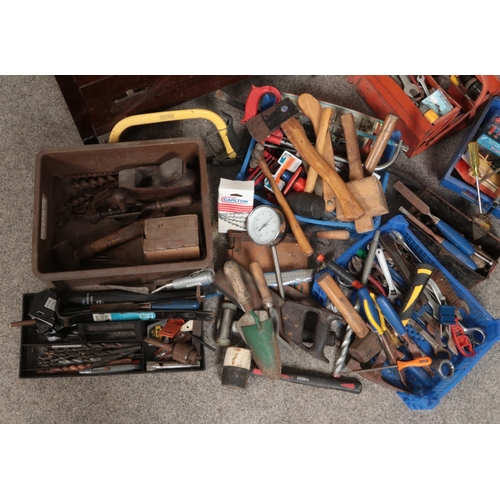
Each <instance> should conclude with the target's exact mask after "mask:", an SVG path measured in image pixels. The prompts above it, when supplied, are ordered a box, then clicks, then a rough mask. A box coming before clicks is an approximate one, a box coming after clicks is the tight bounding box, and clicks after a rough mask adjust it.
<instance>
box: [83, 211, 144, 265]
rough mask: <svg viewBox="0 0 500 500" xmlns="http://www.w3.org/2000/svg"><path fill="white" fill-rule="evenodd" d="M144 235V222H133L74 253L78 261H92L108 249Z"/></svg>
mask: <svg viewBox="0 0 500 500" xmlns="http://www.w3.org/2000/svg"><path fill="white" fill-rule="evenodd" d="M143 233H144V220H139V221H136V222H132V224H129V225H128V226H125V227H122V228H121V229H118V231H115V232H114V233H111V234H109V235H107V236H104V237H103V238H100V239H98V240H96V241H91V242H90V243H86V244H84V245H82V246H81V247H80V248H77V249H76V250H75V252H74V255H75V258H76V259H77V260H86V259H90V258H91V257H93V256H94V255H97V254H98V253H101V252H103V251H104V250H107V249H108V248H112V247H114V246H116V245H119V244H120V243H125V242H126V241H130V240H133V239H134V238H137V237H138V236H142V235H143Z"/></svg>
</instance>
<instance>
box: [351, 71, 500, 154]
mask: <svg viewBox="0 0 500 500" xmlns="http://www.w3.org/2000/svg"><path fill="white" fill-rule="evenodd" d="M476 78H477V80H478V81H479V82H480V83H481V85H482V88H481V92H480V94H479V95H478V97H477V98H476V99H475V100H474V101H472V100H470V99H468V98H466V97H465V96H464V94H463V93H462V92H461V91H460V90H458V88H457V87H455V86H454V85H453V84H452V85H450V87H449V88H448V89H447V91H445V90H444V89H443V88H442V87H441V86H440V85H439V84H438V83H437V81H436V80H435V79H434V77H432V76H430V75H426V76H425V79H426V82H427V86H428V87H429V88H434V89H439V90H441V91H442V92H443V93H444V94H445V96H446V97H447V98H448V100H449V102H450V104H451V105H452V109H451V111H449V112H448V113H446V114H444V115H443V116H441V117H439V118H438V119H437V120H436V121H435V122H433V123H430V122H429V121H428V120H427V119H426V118H425V117H424V116H423V114H422V112H421V110H420V109H419V108H418V107H417V106H416V105H415V104H414V103H413V101H412V100H411V99H410V98H409V97H408V96H407V95H406V94H405V92H404V91H403V89H402V88H401V87H400V86H399V85H398V84H397V83H396V81H395V80H394V79H393V78H392V77H391V76H389V75H349V76H348V77H347V79H348V80H349V82H350V83H352V84H353V85H354V86H355V87H356V90H357V91H358V93H359V94H360V95H361V97H362V98H363V99H364V100H365V101H366V103H367V104H368V106H369V107H370V109H371V110H372V111H373V113H374V114H375V116H377V117H378V118H380V119H382V120H383V119H385V117H386V116H387V115H388V114H389V113H392V114H395V115H397V116H398V117H399V120H398V123H397V128H398V130H400V131H401V134H402V138H403V141H404V142H405V144H407V145H408V147H409V149H408V151H407V153H406V154H407V155H408V157H410V158H411V157H413V156H415V155H417V154H419V153H421V152H422V151H425V150H426V149H428V148H429V147H431V146H432V145H434V144H436V143H437V142H439V141H441V140H442V139H444V138H445V137H448V136H449V135H451V134H453V133H455V132H457V131H459V130H460V129H462V128H463V127H464V126H465V125H467V123H468V122H469V120H471V119H472V118H473V117H474V115H475V114H476V112H477V111H478V109H479V108H480V107H481V106H482V105H483V104H484V103H485V102H486V101H488V100H489V99H490V97H491V96H494V95H498V94H500V80H499V79H498V78H497V77H496V76H492V75H476Z"/></svg>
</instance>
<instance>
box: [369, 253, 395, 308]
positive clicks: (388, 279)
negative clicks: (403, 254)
mask: <svg viewBox="0 0 500 500" xmlns="http://www.w3.org/2000/svg"><path fill="white" fill-rule="evenodd" d="M375 257H376V258H377V260H378V263H379V266H380V268H381V269H382V273H383V274H384V278H385V282H386V283H387V288H388V289H389V291H388V293H387V298H388V299H389V300H390V301H391V302H394V301H395V300H396V299H397V298H398V297H400V296H401V292H400V291H399V290H398V289H397V288H396V287H395V285H394V281H393V279H392V275H391V271H390V270H389V265H388V264H387V260H386V259H385V254H384V250H383V249H382V248H377V250H376V251H375Z"/></svg>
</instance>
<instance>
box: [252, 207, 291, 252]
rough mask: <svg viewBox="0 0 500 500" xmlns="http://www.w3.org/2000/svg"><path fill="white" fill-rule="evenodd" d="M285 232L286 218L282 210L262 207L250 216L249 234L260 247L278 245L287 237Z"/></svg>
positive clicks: (257, 208)
mask: <svg viewBox="0 0 500 500" xmlns="http://www.w3.org/2000/svg"><path fill="white" fill-rule="evenodd" d="M285 230H286V222H285V217H284V215H283V213H282V212H281V211H280V210H277V209H275V208H273V207H268V206H266V205H260V206H258V207H256V208H254V209H253V210H252V211H251V212H250V213H249V214H248V218H247V233H248V235H249V236H250V238H252V241H253V242H254V243H257V244H258V245H276V244H277V243H279V242H280V241H281V240H282V239H283V237H284V236H285Z"/></svg>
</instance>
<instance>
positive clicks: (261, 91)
mask: <svg viewBox="0 0 500 500" xmlns="http://www.w3.org/2000/svg"><path fill="white" fill-rule="evenodd" d="M266 94H273V95H274V97H276V102H279V101H281V92H280V91H279V90H278V89H277V88H276V87H271V86H270V85H264V86H263V87H255V85H252V90H251V91H250V94H248V97H247V102H246V103H245V116H244V117H243V120H241V123H245V122H246V121H247V120H250V118H253V117H254V116H256V115H257V113H258V112H259V104H260V101H261V99H262V97H263V96H264V95H266Z"/></svg>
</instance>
